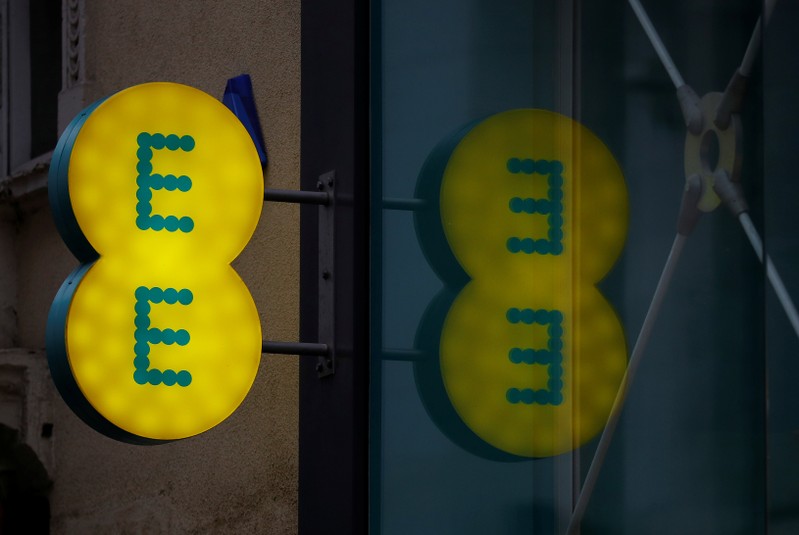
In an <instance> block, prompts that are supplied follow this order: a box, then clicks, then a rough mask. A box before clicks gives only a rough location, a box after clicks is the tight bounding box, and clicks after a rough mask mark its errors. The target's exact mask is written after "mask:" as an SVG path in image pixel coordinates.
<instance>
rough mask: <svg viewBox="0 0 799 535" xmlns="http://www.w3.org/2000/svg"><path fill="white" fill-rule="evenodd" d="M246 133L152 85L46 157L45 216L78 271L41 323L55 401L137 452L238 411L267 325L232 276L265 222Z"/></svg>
mask: <svg viewBox="0 0 799 535" xmlns="http://www.w3.org/2000/svg"><path fill="white" fill-rule="evenodd" d="M263 189H264V186H263V174H262V170H261V163H260V161H259V159H258V154H257V152H256V149H255V146H254V144H253V142H252V140H251V138H250V135H249V134H248V133H247V131H246V130H245V128H244V126H243V125H242V124H241V123H240V121H239V120H238V119H237V118H236V117H235V116H234V115H233V113H231V112H230V111H229V110H228V109H227V108H226V107H225V106H224V105H222V104H221V103H220V102H219V101H218V100H216V99H214V98H213V97H211V96H209V95H207V94H206V93H203V92H202V91H199V90H197V89H193V88H191V87H187V86H184V85H179V84H174V83H148V84H143V85H139V86H135V87H131V88H129V89H126V90H124V91H120V92H119V93H116V94H114V95H112V96H111V97H109V98H107V99H105V100H102V101H100V102H97V103H95V104H93V105H92V106H90V107H89V108H87V109H86V110H84V111H83V112H82V113H81V114H80V115H79V116H78V117H76V118H75V119H74V120H73V121H72V123H71V124H70V125H69V127H68V128H67V129H66V131H65V132H64V134H63V135H62V137H61V139H60V140H59V142H58V145H57V147H56V150H55V152H54V154H53V161H52V165H51V169H50V177H49V195H50V203H51V206H52V209H53V214H54V218H55V220H56V225H57V227H58V229H59V231H60V232H61V235H62V236H63V237H64V240H65V242H66V243H67V245H68V246H69V248H70V250H72V252H73V253H74V254H75V256H77V258H78V260H80V261H81V266H80V267H79V268H78V269H77V270H76V271H75V272H73V273H72V274H71V275H70V277H69V278H68V279H67V280H66V281H65V282H64V284H63V285H62V287H61V289H60V290H59V292H58V294H57V296H56V298H55V300H54V302H53V305H52V308H51V310H50V316H49V318H48V326H47V346H48V347H47V353H48V360H49V363H50V367H51V370H52V372H53V378H54V380H55V382H56V385H57V387H58V389H59V391H60V392H61V394H62V396H63V397H64V399H65V400H66V401H67V403H68V404H69V405H70V407H71V408H72V409H73V410H74V411H75V412H76V413H77V414H78V416H80V417H81V418H82V419H83V420H84V421H85V422H87V423H88V424H89V425H91V426H92V427H94V428H95V429H97V430H98V431H100V432H102V433H104V434H106V435H108V436H111V437H112V438H116V439H119V440H124V441H127V442H133V443H152V442H159V441H167V440H175V439H181V438H185V437H189V436H192V435H196V434H198V433H201V432H203V431H206V430H207V429H209V428H211V427H213V426H214V425H216V424H218V423H220V422H221V421H223V420H224V419H225V418H227V417H228V416H229V415H230V414H231V413H232V412H233V411H234V410H235V409H236V408H237V407H238V406H239V404H240V403H241V402H242V401H243V399H244V397H245V396H246V395H247V393H248V391H249V390H250V387H251V386H252V383H253V381H254V379H255V375H256V372H257V370H258V364H259V362H260V357H261V340H262V336H261V323H260V318H259V315H258V311H257V310H256V308H255V304H254V302H253V299H252V296H251V295H250V293H249V291H248V289H247V287H246V286H245V284H244V282H243V281H242V280H241V278H240V277H239V276H238V275H237V274H236V272H235V271H234V270H233V268H232V267H231V266H230V263H231V262H232V261H233V259H234V258H236V257H237V256H238V255H239V253H240V252H241V251H242V249H243V248H244V246H245V245H246V244H247V242H248V241H249V239H250V237H251V236H252V234H253V232H254V231H255V227H256V225H257V223H258V219H259V217H260V214H261V209H262V206H263Z"/></svg>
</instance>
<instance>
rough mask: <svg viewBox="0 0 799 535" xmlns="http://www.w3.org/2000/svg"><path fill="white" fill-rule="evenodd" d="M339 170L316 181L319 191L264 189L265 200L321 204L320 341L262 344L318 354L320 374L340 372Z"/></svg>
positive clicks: (272, 350) (271, 349)
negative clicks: (336, 274) (337, 279)
mask: <svg viewBox="0 0 799 535" xmlns="http://www.w3.org/2000/svg"><path fill="white" fill-rule="evenodd" d="M335 178H336V173H335V171H328V172H327V173H325V174H323V175H320V176H319V181H318V182H317V183H316V189H317V190H318V191H294V190H281V189H267V190H265V191H264V201H273V202H289V203H300V204H318V205H319V235H318V241H319V247H318V256H319V262H318V265H319V268H318V273H319V276H318V281H319V290H318V292H317V295H318V308H319V322H318V330H317V335H318V336H317V342H316V343H309V342H268V341H264V342H262V344H261V352H262V353H276V354H283V355H300V356H316V357H317V363H316V373H317V374H318V375H319V377H320V378H322V377H327V376H329V375H333V374H334V373H336V346H335V333H336V328H335V327H336V325H335V318H336V301H335V288H336V285H335V283H334V281H333V269H334V266H335V260H336V255H335V249H334V247H335V243H336V239H335V238H336V233H335V222H336V218H335V196H334V195H333V193H334V188H335Z"/></svg>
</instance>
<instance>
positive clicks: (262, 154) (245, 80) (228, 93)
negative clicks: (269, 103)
mask: <svg viewBox="0 0 799 535" xmlns="http://www.w3.org/2000/svg"><path fill="white" fill-rule="evenodd" d="M222 103H223V104H224V105H225V106H227V107H228V108H229V109H230V111H232V112H233V114H234V115H235V116H236V117H238V118H239V121H241V123H242V124H243V125H244V127H245V128H246V129H247V132H249V133H250V137H251V138H252V140H253V143H255V148H256V149H257V150H258V157H259V158H260V159H261V166H262V167H264V168H266V164H267V158H266V143H264V135H263V131H262V130H261V121H260V120H259V119H258V109H257V108H256V107H255V96H254V95H253V91H252V80H251V79H250V75H249V74H240V75H238V76H236V77H234V78H229V79H228V81H227V85H226V86H225V94H224V96H223V97H222Z"/></svg>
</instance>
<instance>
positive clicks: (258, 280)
mask: <svg viewBox="0 0 799 535" xmlns="http://www.w3.org/2000/svg"><path fill="white" fill-rule="evenodd" d="M63 9H64V13H65V16H66V15H73V16H74V15H77V16H79V17H80V22H79V25H76V26H75V28H73V30H75V29H76V28H78V26H79V37H80V39H79V42H74V43H73V44H72V46H73V48H74V49H75V51H76V53H77V54H79V61H80V65H79V74H78V75H77V76H76V77H77V79H76V80H74V81H73V82H74V83H72V84H71V87H70V88H65V90H64V91H63V93H62V95H61V107H62V109H61V110H59V115H60V122H61V125H60V127H61V128H62V129H63V127H64V126H65V124H66V122H68V121H69V120H70V119H71V116H72V115H74V114H75V113H76V112H77V111H78V110H79V109H80V108H81V107H83V106H85V105H88V104H90V103H91V102H93V101H95V100H96V99H99V98H102V97H104V96H107V95H109V94H111V93H113V92H115V91H118V90H120V89H123V88H125V87H129V86H131V85H135V84H139V83H143V82H149V81H173V82H179V83H183V84H187V85H191V86H194V87H197V88H199V89H202V90H204V91H206V92H207V93H210V94H211V95H214V96H217V97H218V98H221V95H222V92H223V90H224V87H225V82H226V80H227V78H229V77H232V76H236V75H238V74H241V73H249V74H250V75H251V77H252V80H253V85H254V88H255V93H256V99H257V105H258V108H259V111H260V117H261V122H262V125H263V130H264V135H265V138H266V143H267V147H268V151H269V158H270V163H269V169H268V171H267V174H266V186H267V187H272V188H285V189H297V188H298V187H299V135H300V132H299V124H300V2H299V0H268V1H259V0H236V1H232V2H219V1H216V0H201V1H199V0H198V1H187V0H184V1H179V2H158V1H154V0H116V1H114V2H107V1H101V0H85V2H84V1H83V0H64V8H63ZM31 23H32V24H35V20H33V21H32V22H31ZM65 39H66V37H65ZM40 174H42V176H43V173H41V172H40ZM28 179H29V180H33V181H34V182H35V180H36V177H34V178H30V177H28ZM9 180H11V179H6V182H8V181H9ZM38 180H39V181H40V182H39V183H40V184H42V186H40V187H38V188H35V187H34V188H33V189H32V191H31V192H27V193H25V194H24V195H16V196H15V195H13V194H8V193H7V194H6V195H5V200H3V197H2V196H0V350H2V351H0V365H2V364H3V363H4V362H6V361H10V360H9V359H11V360H13V359H17V360H15V361H14V362H17V361H18V360H19V359H22V358H27V359H37V360H36V362H38V363H41V362H42V361H43V359H44V358H45V357H44V353H43V351H42V349H43V348H44V345H45V324H46V316H47V312H48V309H49V306H50V303H51V301H52V299H53V297H54V295H55V293H56V291H57V289H58V288H59V286H60V284H61V282H62V281H63V280H64V279H65V278H66V277H67V275H68V274H69V273H70V272H71V271H72V270H73V269H74V267H75V266H76V265H77V262H76V261H75V259H74V258H73V257H72V256H71V254H70V253H69V251H68V250H67V248H66V247H65V246H64V244H63V243H62V241H61V238H60V237H59V235H58V233H57V231H56V229H55V226H54V224H53V219H52V215H51V213H50V209H49V207H48V205H47V199H46V190H45V188H44V187H43V184H44V181H43V178H39V179H38ZM234 267H235V268H236V270H237V271H238V273H239V274H240V275H241V277H242V278H243V279H244V281H245V282H246V283H247V285H248V287H249V288H250V291H251V292H252V294H253V296H254V298H255V302H256V305H257V306H258V310H259V312H260V314H261V320H262V329H263V333H264V337H265V338H266V339H269V340H286V341H291V340H296V339H297V331H298V308H299V305H298V296H299V287H298V272H299V210H298V208H297V207H296V206H292V205H284V204H272V203H269V204H267V205H265V207H264V212H263V215H262V217H261V222H260V225H259V227H258V230H257V231H256V233H255V235H254V237H253V238H252V241H251V242H250V244H249V245H248V246H247V248H246V249H245V251H244V252H243V253H242V255H241V256H240V257H239V258H238V259H237V260H236V261H235V262H234ZM4 348H5V349H4ZM29 368H30V369H29V370H28V373H29V376H28V379H27V380H28V382H31V383H33V382H37V381H39V382H41V381H40V379H41V377H39V376H34V375H31V374H35V373H39V375H42V374H44V375H46V373H47V372H46V368H44V367H41V369H42V370H43V371H41V372H35V370H36V369H38V368H37V367H36V366H30V367H29ZM297 370H298V367H297V359H296V357H288V356H264V357H263V359H262V363H261V366H260V370H259V373H258V376H257V378H256V381H255V384H254V386H253V388H252V390H251V391H250V393H249V395H248V397H247V398H246V399H245V401H244V403H243V404H242V405H241V407H240V408H239V409H238V410H237V411H236V412H235V413H234V414H233V415H232V416H231V417H230V418H229V419H228V420H226V421H225V422H223V423H222V424H220V425H219V426H217V427H215V428H213V429H211V430H210V431H208V432H206V433H204V434H202V435H200V436H197V437H193V438H190V439H186V440H183V441H178V442H173V443H169V444H165V445H158V446H149V447H142V446H132V445H127V444H123V443H118V442H115V441H113V440H110V439H108V438H106V437H104V436H102V435H100V434H98V433H97V432H95V431H94V430H92V429H91V428H89V427H88V426H86V425H85V424H84V423H83V422H82V421H80V420H79V419H78V418H77V417H76V416H75V415H73V413H72V412H71V411H70V409H69V408H68V407H67V406H66V404H65V403H64V402H63V401H62V400H61V398H60V397H59V396H58V394H57V393H56V392H55V389H54V388H53V387H52V385H51V383H50V381H49V379H48V380H47V381H45V382H43V383H42V384H45V385H47V386H46V387H45V389H46V391H47V392H48V394H47V398H48V400H49V404H50V405H49V407H48V408H46V409H41V410H43V411H44V410H50V411H51V418H52V423H53V428H52V437H44V438H42V437H40V436H39V435H40V434H39V429H38V428H35V429H34V427H33V426H32V425H29V426H28V427H29V429H28V431H27V432H26V434H25V437H31V438H30V440H32V441H36V442H37V443H36V444H34V449H35V450H36V451H37V453H39V455H40V457H44V458H43V462H44V464H45V466H46V467H47V468H48V470H49V472H50V477H51V479H52V480H53V482H54V485H53V489H52V492H51V495H50V498H51V508H52V522H51V526H52V532H53V533H58V534H71V533H74V534H85V533H270V534H271V533H295V532H296V531H297V464H298V459H297V436H298V431H297V428H298V424H297V420H298V408H297V392H298V373H297ZM37 384H38V383H37ZM37 392H38V391H37Z"/></svg>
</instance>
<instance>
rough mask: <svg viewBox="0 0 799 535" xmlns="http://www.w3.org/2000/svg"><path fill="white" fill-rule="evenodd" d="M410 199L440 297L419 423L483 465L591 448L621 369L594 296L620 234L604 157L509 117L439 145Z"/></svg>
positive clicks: (615, 182) (599, 148)
mask: <svg viewBox="0 0 799 535" xmlns="http://www.w3.org/2000/svg"><path fill="white" fill-rule="evenodd" d="M416 195H417V196H418V197H421V198H423V199H426V200H427V201H428V202H427V206H428V209H426V210H421V211H419V212H417V214H416V230H417V235H418V236H419V237H420V241H421V243H422V246H423V249H424V251H425V255H426V256H427V258H428V260H429V261H430V263H431V265H432V266H433V267H434V269H435V270H436V272H437V273H438V275H439V277H440V278H441V279H442V281H444V283H445V288H444V290H443V291H442V292H441V293H440V294H439V296H438V297H437V298H436V299H435V300H434V302H433V303H432V304H431V306H430V307H429V308H428V311H427V313H426V314H425V318H424V319H423V322H422V325H421V326H420V330H419V332H418V334H417V346H418V347H420V348H421V349H423V350H425V353H426V354H429V355H434V356H437V357H438V358H433V359H429V360H428V361H427V362H421V363H419V364H418V365H417V370H416V378H417V384H418V385H419V386H420V389H419V390H420V392H421V394H422V399H423V401H424V403H425V407H426V408H427V410H428V412H429V413H430V414H431V416H432V417H433V418H434V420H435V421H436V422H437V423H438V424H439V426H440V427H441V428H442V429H443V430H444V431H445V432H446V433H447V434H448V435H449V436H450V437H452V438H453V439H455V440H456V441H457V442H459V443H460V444H462V445H464V446H466V447H467V449H470V450H471V451H473V452H475V453H478V454H482V455H484V456H487V457H493V458H500V459H502V458H507V459H512V458H520V457H521V458H526V457H546V456H551V455H557V454H559V453H563V452H566V451H569V450H572V449H574V448H576V447H578V446H580V445H581V444H584V443H585V442H587V441H588V440H590V439H591V438H592V437H594V436H595V435H596V434H597V433H599V432H600V431H601V430H602V428H603V426H604V424H605V422H606V421H607V418H608V415H609V413H610V410H611V407H612V405H613V402H614V399H615V396H616V392H617V390H618V387H619V384H620V382H621V379H622V377H623V375H624V371H625V368H626V362H627V355H626V342H625V337H624V332H623V330H622V326H621V323H620V322H619V319H618V317H617V315H616V313H615V311H614V310H613V308H612V307H611V305H610V303H609V302H608V301H606V300H605V298H604V297H603V296H602V294H601V293H600V292H599V290H598V289H597V287H596V284H597V283H599V282H600V281H601V280H602V278H603V277H604V276H605V275H606V274H607V273H608V271H609V270H610V269H611V267H612V266H613V264H614V262H615V261H616V259H617V258H618V256H619V255H620V253H621V250H622V247H623V244H624V240H625V236H626V231H627V219H628V208H627V191H626V186H625V183H624V178H623V176H622V173H621V170H620V169H619V166H618V164H617V163H616V161H615V160H614V159H613V156H612V155H611V154H610V152H609V151H608V149H607V148H606V147H605V146H604V145H603V144H602V142H601V141H600V140H599V139H598V138H597V137H596V136H594V135H593V134H592V133H591V132H590V131H589V130H588V129H586V128H585V127H583V126H582V125H580V124H579V123H577V122H575V121H572V120H571V119H569V118H568V117H564V116H562V115H559V114H557V113H552V112H549V111H544V110H534V109H520V110H512V111H507V112H504V113H500V114H497V115H494V116H491V117H489V118H487V119H485V120H482V121H479V122H477V123H474V124H472V125H469V126H468V127H466V128H464V129H463V130H461V131H460V132H459V134H457V135H456V136H454V137H453V138H450V139H448V140H446V141H445V142H443V143H442V144H441V145H439V147H438V148H437V149H436V150H435V151H434V152H433V153H432V154H431V156H430V157H429V158H428V160H427V162H426V163H425V167H424V169H423V171H422V174H421V176H420V180H419V183H418V186H417V192H416ZM453 420H457V421H459V422H460V424H456V423H454V422H453Z"/></svg>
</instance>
